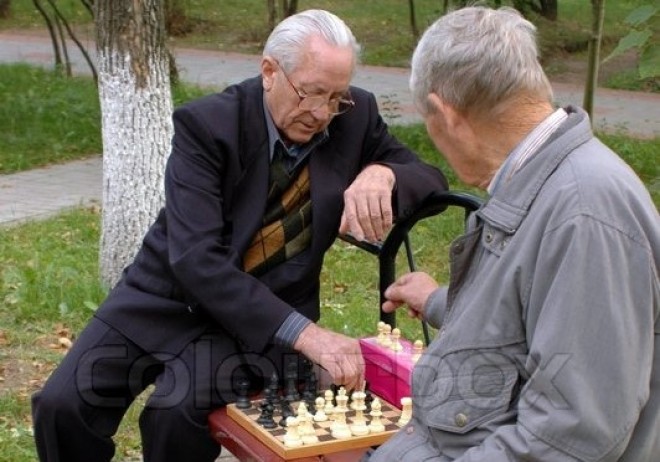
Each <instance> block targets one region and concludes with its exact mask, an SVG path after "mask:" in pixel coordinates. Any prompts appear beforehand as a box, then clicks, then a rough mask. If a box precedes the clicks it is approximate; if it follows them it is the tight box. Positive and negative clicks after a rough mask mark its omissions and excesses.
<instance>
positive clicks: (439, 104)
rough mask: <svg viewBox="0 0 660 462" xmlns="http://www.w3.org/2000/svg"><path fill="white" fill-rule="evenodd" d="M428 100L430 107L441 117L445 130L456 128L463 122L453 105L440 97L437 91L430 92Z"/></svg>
mask: <svg viewBox="0 0 660 462" xmlns="http://www.w3.org/2000/svg"><path fill="white" fill-rule="evenodd" d="M428 102H429V105H430V106H431V109H432V110H434V111H435V112H436V113H437V114H438V115H439V116H440V117H441V118H442V121H443V123H444V125H445V127H446V129H447V130H456V129H457V128H458V127H460V125H461V124H462V123H463V122H464V117H463V115H462V114H461V113H460V112H459V111H458V110H456V108H455V107H454V106H452V105H451V104H449V103H447V102H446V101H445V100H443V99H442V98H440V96H439V95H438V94H437V93H430V94H429V96H428Z"/></svg>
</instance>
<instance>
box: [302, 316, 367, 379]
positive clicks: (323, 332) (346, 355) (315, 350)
mask: <svg viewBox="0 0 660 462" xmlns="http://www.w3.org/2000/svg"><path fill="white" fill-rule="evenodd" d="M293 347H294V348H295V349H296V350H297V351H299V352H300V353H302V354H303V355H305V356H306V357H307V358H308V359H309V360H310V361H312V362H314V363H316V364H318V365H319V366H321V367H322V368H324V369H325V370H327V371H328V373H329V374H330V377H332V381H333V383H334V384H335V385H344V386H345V387H346V389H347V390H351V389H361V388H362V386H363V384H364V361H363V359H362V351H361V350H360V344H359V342H358V341H357V340H355V339H352V338H350V337H346V336H345V335H341V334H337V333H335V332H332V331H329V330H327V329H323V328H321V327H319V326H317V325H316V324H314V323H311V324H309V325H308V326H307V327H305V329H303V331H302V332H301V333H300V335H299V336H298V340H297V341H296V343H295V345H294V346H293Z"/></svg>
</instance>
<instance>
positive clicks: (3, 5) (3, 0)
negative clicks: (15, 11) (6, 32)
mask: <svg viewBox="0 0 660 462" xmlns="http://www.w3.org/2000/svg"><path fill="white" fill-rule="evenodd" d="M10 17H11V1H10V0H0V18H2V19H9V18H10Z"/></svg>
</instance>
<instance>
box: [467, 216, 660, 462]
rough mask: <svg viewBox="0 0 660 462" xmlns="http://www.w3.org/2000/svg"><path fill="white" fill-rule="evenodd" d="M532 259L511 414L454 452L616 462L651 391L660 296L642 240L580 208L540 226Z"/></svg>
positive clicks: (477, 457) (470, 457) (488, 457)
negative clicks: (524, 340) (512, 419)
mask: <svg viewBox="0 0 660 462" xmlns="http://www.w3.org/2000/svg"><path fill="white" fill-rule="evenodd" d="M594 256H598V258H594ZM537 267H541V268H545V270H544V271H543V273H542V274H543V277H538V275H537V277H534V279H533V280H530V281H529V285H530V287H531V290H530V296H529V300H528V302H527V304H526V306H527V307H528V308H527V311H526V313H525V315H526V321H525V324H526V327H527V335H528V344H529V354H528V355H527V356H526V357H524V358H521V359H520V362H521V364H520V367H521V368H522V370H523V371H524V373H525V374H526V375H527V377H524V379H526V382H525V383H524V385H523V387H522V389H521V392H520V397H519V401H518V402H517V405H516V406H517V411H518V419H517V422H516V424H515V425H506V426H502V427H500V428H499V429H498V430H497V431H495V432H494V433H493V434H491V435H490V436H489V437H487V438H486V439H485V440H484V441H483V442H482V444H480V445H479V446H476V447H473V448H471V449H470V450H468V451H467V452H465V453H464V455H463V456H462V457H460V458H458V459H457V461H461V462H468V461H471V462H472V461H474V462H476V461H489V462H496V461H505V460H506V461H509V460H580V461H596V460H597V461H603V462H606V461H615V460H618V459H619V457H620V456H621V454H622V453H623V451H624V450H625V448H626V446H627V444H628V441H629V439H630V437H631V434H632V432H633V429H634V428H635V425H636V423H637V421H638V419H639V415H640V410H641V408H642V407H643V406H644V405H645V403H646V402H647V400H648V399H649V383H650V375H651V371H652V364H653V355H654V323H655V321H654V311H655V307H657V303H658V298H659V296H660V295H659V287H658V284H659V283H658V274H657V269H656V268H655V263H654V256H653V254H652V251H651V249H650V248H649V246H648V243H646V244H644V240H643V239H639V238H638V236H637V237H636V236H634V235H632V234H628V233H627V232H625V231H623V230H620V229H616V228H615V227H613V226H611V225H609V224H606V223H603V222H601V221H599V220H597V219H594V218H591V217H589V216H587V215H578V216H576V217H573V218H572V219H570V220H568V221H567V222H565V223H564V224H562V225H560V226H559V227H557V228H556V229H553V230H549V231H548V232H547V233H546V235H545V236H544V239H543V244H542V248H541V249H540V252H539V261H538V264H537ZM656 316H657V315H656Z"/></svg>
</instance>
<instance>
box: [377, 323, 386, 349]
mask: <svg viewBox="0 0 660 462" xmlns="http://www.w3.org/2000/svg"><path fill="white" fill-rule="evenodd" d="M377 329H378V335H377V336H376V343H377V344H378V345H382V344H383V340H385V322H384V321H378V327H377Z"/></svg>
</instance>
